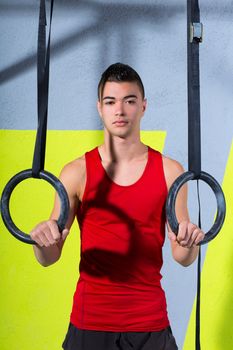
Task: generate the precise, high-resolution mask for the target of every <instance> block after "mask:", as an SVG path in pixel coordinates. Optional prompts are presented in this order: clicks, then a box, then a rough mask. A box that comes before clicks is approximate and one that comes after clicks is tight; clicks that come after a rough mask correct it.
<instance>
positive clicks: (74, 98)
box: [0, 0, 233, 347]
mask: <svg viewBox="0 0 233 350" xmlns="http://www.w3.org/2000/svg"><path fill="white" fill-rule="evenodd" d="M200 5H201V19H202V22H203V23H204V31H205V32H204V42H203V44H201V46H200V62H201V109H202V146H203V149H202V164H203V170H206V171H208V172H209V173H211V174H213V175H214V177H215V178H216V179H217V180H218V181H219V182H220V183H221V181H222V179H223V175H224V170H225V166H226V162H227V157H228V153H229V149H230V144H231V141H232V135H233V123H232V120H233V118H232V117H233V111H232V98H233V92H232V89H233V74H232V73H233V60H232V54H233V43H232V37H233V25H232V18H233V2H232V1H229V0H222V1H220V0H216V1H211V0H205V1H200ZM38 6H39V1H33V0H24V1H16V0H11V1H3V0H1V1H0V16H1V17H0V29H1V39H0V40H1V43H0V47H1V60H0V81H1V93H0V103H1V119H0V128H1V129H17V130H18V129H35V128H36V121H37V115H36V45H37V42H36V40H37V22H38ZM117 61H121V62H124V63H128V64H130V65H131V66H133V67H134V68H135V69H136V70H137V71H138V72H139V74H140V75H141V77H142V80H143V81H144V84H145V89H146V96H147V99H148V104H149V105H148V110H147V113H146V116H145V118H144V120H143V123H142V129H144V130H157V129H158V130H166V131H167V139H166V144H165V149H164V153H165V154H166V155H169V156H170V157H173V158H175V159H177V160H178V161H180V162H181V163H182V164H183V166H184V167H185V168H187V92H186V89H187V83H186V70H187V64H186V2H185V1H181V0H163V1H162V0H160V1H152V0H150V1H149V0H148V1H142V0H141V1H140V0H131V1H123V0H122V1H111V0H109V1H107V0H106V1H97V0H96V1H94V0H93V1H91V0H85V1H84V0H83V1H82V0H80V1H74V0H70V1H65V0H63V1H62V0H59V1H58V0H57V1H55V8H54V19H53V27H52V52H51V78H50V102H49V115H50V116H51V118H50V119H49V129H68V130H75V129H80V130H82V129H101V124H100V121H99V118H98V115H97V111H96V86H97V82H98V79H99V77H100V74H101V73H102V71H103V70H104V69H105V68H106V67H107V66H108V65H109V64H111V63H114V62H117ZM52 116H56V117H55V118H54V117H52ZM193 192H194V189H193V187H192V186H191V195H190V201H189V202H190V203H189V204H190V212H191V215H192V216H193V220H194V221H196V216H197V214H196V199H195V197H194V194H193ZM202 193H203V199H204V202H203V216H204V217H205V223H206V224H205V225H206V226H207V228H208V227H209V225H210V224H211V219H212V217H213V214H214V211H215V206H214V204H208V205H205V198H206V193H209V192H208V190H207V189H206V187H205V186H202ZM204 228H205V227H204ZM169 249H170V248H169V246H168V243H167V242H166V244H165V249H164V268H163V275H164V280H163V285H164V288H165V289H166V293H167V299H168V308H169V316H170V320H171V324H172V328H173V332H174V334H175V336H176V339H177V342H178V344H179V346H180V347H181V345H182V343H183V341H184V336H185V332H186V327H187V323H188V321H189V316H190V311H191V308H192V305H193V300H194V297H195V292H196V291H195V288H196V281H195V278H196V274H195V269H196V267H195V266H192V267H190V268H188V269H184V268H182V267H180V266H178V265H177V264H175V263H174V262H173V261H172V258H171V253H170V251H169ZM181 310H182V312H181Z"/></svg>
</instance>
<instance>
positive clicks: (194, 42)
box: [187, 0, 202, 350]
mask: <svg viewBox="0 0 233 350" xmlns="http://www.w3.org/2000/svg"><path fill="white" fill-rule="evenodd" d="M200 28H201V24H200V9H199V3H198V0H187V53H188V55H187V58H188V167H189V171H192V172H193V173H194V174H195V177H196V179H197V195H198V206H199V215H198V226H199V227H200V228H201V206H200V194H199V182H198V178H199V176H200V172H201V122H200V119H201V112H200V69H199V43H200V42H201V41H202V37H201V35H202V33H201V32H200ZM198 29H199V32H196V31H197V30H198ZM200 298H201V247H200V248H199V254H198V264H197V300H196V337H195V348H196V350H201V344H200V302H201V300H200Z"/></svg>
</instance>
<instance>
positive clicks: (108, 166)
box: [102, 159, 147, 186]
mask: <svg viewBox="0 0 233 350" xmlns="http://www.w3.org/2000/svg"><path fill="white" fill-rule="evenodd" d="M102 166H103V168H104V170H105V172H106V174H107V176H108V177H109V178H110V179H111V180H112V181H113V182H115V183H116V184H118V185H121V186H130V185H132V184H134V183H136V182H137V181H138V180H139V179H140V178H141V177H142V176H143V174H144V171H145V169H146V166H147V159H142V160H137V161H133V162H125V163H122V164H118V163H114V162H111V163H107V162H102Z"/></svg>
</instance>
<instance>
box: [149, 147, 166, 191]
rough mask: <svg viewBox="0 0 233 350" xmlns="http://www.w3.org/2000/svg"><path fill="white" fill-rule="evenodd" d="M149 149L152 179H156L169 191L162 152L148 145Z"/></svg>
mask: <svg viewBox="0 0 233 350" xmlns="http://www.w3.org/2000/svg"><path fill="white" fill-rule="evenodd" d="M148 151H149V159H150V162H149V167H150V172H149V174H150V177H151V180H153V181H156V182H158V183H159V184H160V186H162V187H163V188H164V190H165V191H166V192H167V183H166V178H165V173H164V167H163V156H162V153H161V152H159V151H157V150H155V149H154V148H151V147H150V146H148Z"/></svg>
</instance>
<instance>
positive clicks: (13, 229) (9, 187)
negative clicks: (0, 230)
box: [1, 169, 69, 244]
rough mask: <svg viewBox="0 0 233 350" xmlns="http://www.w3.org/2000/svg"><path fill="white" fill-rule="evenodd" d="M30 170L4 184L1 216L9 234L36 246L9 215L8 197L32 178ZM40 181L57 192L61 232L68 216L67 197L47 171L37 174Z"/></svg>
mask: <svg viewBox="0 0 233 350" xmlns="http://www.w3.org/2000/svg"><path fill="white" fill-rule="evenodd" d="M32 177H33V176H32V169H27V170H23V171H21V172H19V173H18V174H16V175H15V176H13V177H12V178H11V179H10V180H9V182H8V183H7V184H6V186H5V188H4V190H3V193H2V198H1V214H2V219H3V222H4V224H5V226H6V228H7V229H8V230H9V232H10V233H11V234H12V235H13V236H14V237H16V238H17V239H19V240H20V241H22V242H24V243H28V244H36V242H35V241H33V240H32V238H31V237H30V235H28V234H26V233H24V232H22V231H21V230H20V229H19V228H18V227H17V226H16V225H15V224H14V222H13V220H12V218H11V214H10V209H9V205H10V197H11V194H12V192H13V190H14V188H15V187H16V186H17V185H18V184H19V183H20V182H22V181H23V180H25V179H28V178H32ZM39 177H40V179H43V180H45V181H47V182H49V183H50V184H51V185H52V186H53V187H54V188H55V190H56V191H57V193H58V196H59V199H60V203H61V210H60V215H59V218H58V220H57V225H58V228H59V231H60V232H61V231H62V230H63V229H64V228H65V225H66V222H67V219H68V215H69V198H68V195H67V192H66V190H65V187H64V186H63V184H62V183H61V181H60V180H59V179H58V178H57V177H56V176H54V175H53V174H51V173H49V172H48V171H45V170H41V171H40V173H39Z"/></svg>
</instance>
